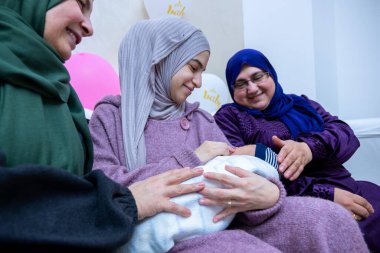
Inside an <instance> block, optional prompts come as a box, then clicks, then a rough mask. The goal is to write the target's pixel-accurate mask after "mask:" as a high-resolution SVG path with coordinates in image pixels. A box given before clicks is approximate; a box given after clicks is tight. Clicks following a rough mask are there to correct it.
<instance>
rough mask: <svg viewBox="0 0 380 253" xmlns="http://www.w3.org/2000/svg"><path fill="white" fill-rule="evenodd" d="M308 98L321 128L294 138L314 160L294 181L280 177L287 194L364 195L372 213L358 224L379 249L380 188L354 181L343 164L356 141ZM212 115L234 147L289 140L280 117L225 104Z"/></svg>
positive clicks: (346, 130) (369, 243)
mask: <svg viewBox="0 0 380 253" xmlns="http://www.w3.org/2000/svg"><path fill="white" fill-rule="evenodd" d="M305 98H306V97H305ZM306 99H307V98H306ZM307 100H308V101H309V103H310V104H311V105H312V107H313V108H314V109H316V110H317V112H318V113H319V114H320V116H321V117H322V119H323V121H324V130H323V131H322V132H309V133H301V134H300V135H299V136H298V137H297V138H296V139H295V140H296V141H301V142H305V143H307V144H308V146H309V147H310V149H311V151H312V154H313V160H312V161H311V162H310V163H309V164H308V165H307V166H306V167H305V169H304V171H303V172H302V174H301V175H300V177H299V178H298V179H296V180H295V181H289V180H286V179H283V183H284V185H285V187H286V190H287V192H288V194H289V195H298V196H315V197H320V198H324V199H329V200H331V201H333V200H334V188H335V187H338V188H341V189H344V190H347V191H350V192H352V193H355V194H358V195H360V196H362V197H364V198H366V199H367V200H368V201H369V202H370V203H371V204H372V206H373V207H374V209H375V213H374V214H372V215H370V216H369V218H367V219H365V220H362V221H360V222H359V225H360V227H361V229H362V232H363V233H364V237H365V239H366V241H367V243H368V245H369V247H370V249H374V250H375V252H380V244H379V243H378V239H379V238H380V219H379V218H380V215H379V214H380V187H379V186H378V185H375V184H373V183H370V182H365V181H355V180H354V179H353V178H352V177H351V174H350V172H349V171H348V170H346V169H345V168H344V167H343V163H344V162H346V161H347V160H348V159H349V158H350V157H351V156H352V155H353V154H354V153H355V151H356V150H357V149H358V147H359V145H360V144H359V140H358V139H357V138H356V136H355V134H354V133H353V131H352V129H351V128H350V127H349V126H348V125H347V124H346V123H345V122H343V121H341V120H339V119H338V117H336V116H332V115H331V114H330V113H328V112H327V111H325V110H324V109H323V107H322V106H321V105H319V104H318V103H317V102H315V101H312V100H309V99H307ZM214 118H215V120H216V122H217V124H218V125H219V127H220V128H221V129H222V131H223V132H224V134H225V135H226V137H227V138H228V140H229V141H230V142H231V144H232V145H235V146H237V147H239V146H243V145H246V144H254V143H263V144H265V145H267V146H269V147H271V148H272V149H273V150H275V151H278V148H276V146H274V144H273V143H272V136H273V135H277V136H278V137H279V138H280V139H284V140H286V139H291V134H290V131H289V129H288V128H287V126H286V125H285V124H284V123H282V122H281V121H280V120H279V119H274V120H267V119H264V118H255V117H254V116H252V115H250V114H248V113H247V112H244V111H240V110H239V109H238V108H236V107H233V106H232V105H231V106H224V107H223V108H222V109H220V110H219V111H218V112H217V113H216V114H215V116H214Z"/></svg>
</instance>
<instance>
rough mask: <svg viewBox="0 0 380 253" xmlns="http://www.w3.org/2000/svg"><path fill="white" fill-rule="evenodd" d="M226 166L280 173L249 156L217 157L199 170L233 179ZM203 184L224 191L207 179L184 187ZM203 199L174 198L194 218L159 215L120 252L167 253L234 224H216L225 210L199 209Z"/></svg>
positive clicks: (272, 175)
mask: <svg viewBox="0 0 380 253" xmlns="http://www.w3.org/2000/svg"><path fill="white" fill-rule="evenodd" d="M225 165H231V166H235V167H240V168H242V169H245V170H248V171H251V172H254V173H256V174H259V175H261V176H264V177H267V178H276V179H278V178H279V175H278V172H277V170H276V169H275V168H274V167H273V166H271V165H270V164H269V163H267V162H265V161H263V160H261V159H259V158H257V157H254V156H248V155H239V156H218V157H216V158H214V159H212V160H211V161H209V162H208V163H207V164H205V165H204V166H200V167H203V169H204V171H205V172H219V173H225V174H230V175H232V174H231V173H230V172H228V171H226V170H225V169H224V166H225ZM201 181H204V182H205V184H206V187H219V188H225V187H224V186H222V185H220V184H218V183H215V182H211V181H209V180H207V179H205V178H204V177H203V176H199V177H196V178H192V179H189V180H187V181H185V182H184V183H185V184H188V183H195V182H201ZM152 190H154V189H152ZM200 198H201V195H200V194H198V193H191V194H187V195H183V196H179V197H175V198H173V199H172V201H173V202H175V203H178V204H180V205H183V206H186V207H187V208H189V209H190V210H191V212H192V215H191V216H190V217H188V218H183V217H181V216H179V215H176V214H172V213H160V214H157V215H155V216H153V217H150V218H147V219H144V220H143V221H141V222H140V223H138V225H137V226H136V227H135V229H134V232H133V236H132V238H131V240H130V241H129V243H128V244H126V245H124V246H123V247H122V248H121V249H120V252H129V253H137V252H139V253H161V252H167V251H169V250H170V249H171V248H172V247H173V246H174V244H175V243H176V242H178V241H182V240H186V239H189V238H192V237H196V236H201V235H205V234H209V233H212V232H216V231H221V230H224V229H225V228H226V227H227V226H228V225H229V224H230V223H231V221H232V219H233V218H234V215H231V216H229V217H226V218H225V219H223V220H222V221H219V222H217V223H213V222H212V219H213V217H214V216H215V215H216V214H217V213H219V212H220V211H221V210H223V209H224V208H225V207H224V206H214V207H210V206H202V205H199V203H198V200H199V199H200Z"/></svg>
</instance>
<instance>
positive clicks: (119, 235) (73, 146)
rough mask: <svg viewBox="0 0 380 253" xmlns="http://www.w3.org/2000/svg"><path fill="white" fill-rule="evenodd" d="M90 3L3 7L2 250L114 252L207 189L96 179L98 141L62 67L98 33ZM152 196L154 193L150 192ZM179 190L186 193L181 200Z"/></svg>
mask: <svg viewBox="0 0 380 253" xmlns="http://www.w3.org/2000/svg"><path fill="white" fill-rule="evenodd" d="M92 4H93V0H0V224H1V225H0V249H5V248H6V249H7V250H8V251H7V252H14V251H17V252H53V251H54V252H78V251H79V252H87V251H89V252H94V251H95V252H113V251H114V250H116V249H117V248H119V247H120V246H121V245H123V244H124V243H126V242H127V241H128V239H129V238H130V236H131V233H132V230H133V226H134V224H135V223H136V221H137V220H138V217H149V216H152V215H154V214H156V213H157V212H161V211H168V212H175V213H177V214H181V215H183V216H186V215H190V213H189V210H188V209H186V208H184V207H181V206H176V205H174V204H172V203H171V202H170V197H174V196H177V195H180V193H181V194H186V193H188V192H194V191H198V190H201V189H202V188H203V186H202V185H197V186H196V185H195V184H194V185H181V186H179V187H178V184H180V183H181V182H183V181H185V180H187V179H189V178H191V177H194V176H199V175H201V174H202V171H200V170H190V169H181V170H173V171H171V172H170V173H167V174H162V175H160V176H159V177H158V176H157V177H152V178H150V179H148V180H145V181H141V182H139V183H136V184H134V185H132V186H130V187H129V189H127V188H123V187H121V186H119V185H118V184H116V183H114V182H113V181H111V180H109V179H108V178H107V177H105V176H104V175H103V174H102V173H101V172H100V171H99V170H98V171H94V172H91V173H89V174H87V175H86V176H84V177H82V175H84V174H85V173H87V172H88V171H90V169H91V166H92V159H93V150H92V143H91V139H90V135H89V130H88V127H87V123H86V120H85V117H84V111H83V107H82V105H81V103H80V101H79V99H78V97H77V95H76V93H75V91H74V90H73V88H72V87H71V85H70V83H69V81H70V77H69V74H68V72H67V70H66V69H65V67H64V65H63V62H64V61H65V60H67V59H68V58H70V56H71V52H72V50H74V49H75V46H76V45H77V44H79V43H80V42H81V40H82V38H83V37H87V36H91V35H92V32H93V31H92V25H91V22H90V15H91V11H92ZM147 185H149V186H150V187H153V188H154V189H155V190H154V191H152V190H150V188H149V187H147ZM179 192H180V193H179Z"/></svg>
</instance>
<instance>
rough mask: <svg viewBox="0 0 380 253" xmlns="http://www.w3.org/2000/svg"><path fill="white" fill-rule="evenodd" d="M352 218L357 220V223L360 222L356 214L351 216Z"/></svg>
mask: <svg viewBox="0 0 380 253" xmlns="http://www.w3.org/2000/svg"><path fill="white" fill-rule="evenodd" d="M352 218H354V220H357V221H359V220H360V216H359V215H356V214H354V213H353V214H352Z"/></svg>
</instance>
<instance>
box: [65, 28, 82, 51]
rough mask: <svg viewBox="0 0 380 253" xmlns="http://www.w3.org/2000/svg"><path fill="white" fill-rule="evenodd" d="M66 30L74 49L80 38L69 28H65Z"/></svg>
mask: <svg viewBox="0 0 380 253" xmlns="http://www.w3.org/2000/svg"><path fill="white" fill-rule="evenodd" d="M66 30H67V32H68V34H69V35H70V37H71V38H72V42H73V44H74V47H75V46H76V45H78V44H79V43H80V42H81V40H82V37H81V36H80V35H79V34H78V33H76V32H74V31H73V30H71V29H70V28H67V29H66Z"/></svg>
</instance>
